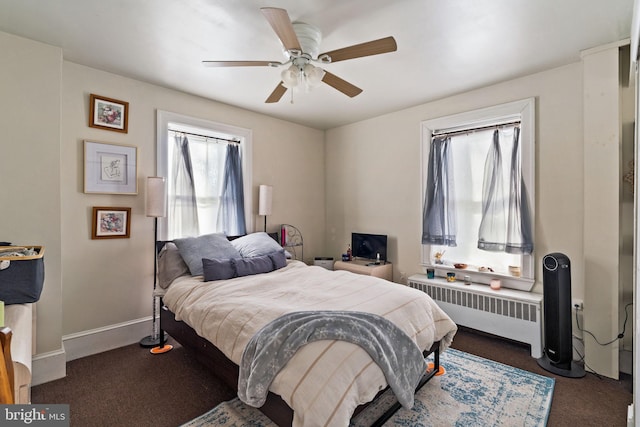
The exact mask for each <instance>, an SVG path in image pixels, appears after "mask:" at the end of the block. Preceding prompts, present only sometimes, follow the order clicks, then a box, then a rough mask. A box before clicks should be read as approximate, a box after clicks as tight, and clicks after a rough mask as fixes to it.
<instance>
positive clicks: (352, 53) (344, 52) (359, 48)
mask: <svg viewBox="0 0 640 427" xmlns="http://www.w3.org/2000/svg"><path fill="white" fill-rule="evenodd" d="M397 49H398V45H397V44H396V40H395V39H394V38H393V37H385V38H383V39H378V40H372V41H370V42H365V43H360V44H356V45H353V46H349V47H344V48H342V49H336V50H332V51H331V52H326V53H322V54H320V55H318V57H320V56H322V55H328V56H329V57H330V58H331V62H338V61H344V60H345V59H353V58H362V57H363V56H371V55H379V54H381V53H389V52H395V51H396V50H397Z"/></svg>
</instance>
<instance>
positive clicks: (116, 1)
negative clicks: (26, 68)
mask: <svg viewBox="0 0 640 427" xmlns="http://www.w3.org/2000/svg"><path fill="white" fill-rule="evenodd" d="M261 7H279V8H284V9H286V10H287V11H288V12H289V16H290V18H291V20H292V21H303V22H307V23H309V24H313V25H315V26H317V27H319V28H320V29H321V30H322V33H323V41H322V43H321V45H320V51H321V52H326V51H330V50H333V49H338V48H342V47H347V46H351V45H354V44H358V43H362V42H366V41H369V40H375V39H379V38H382V37H386V36H394V37H395V39H396V41H397V44H398V50H397V51H396V52H392V53H386V54H382V55H376V56H370V57H365V58H358V59H351V60H348V61H342V62H338V63H335V64H328V65H325V66H323V67H324V68H326V69H327V70H328V71H330V72H331V73H333V74H336V75H337V76H339V77H341V78H343V79H345V80H347V81H349V82H350V83H352V84H354V85H356V86H358V87H360V88H362V89H363V93H361V94H360V95H358V96H356V97H355V98H349V97H347V96H346V95H344V94H342V93H341V92H338V91H337V90H335V89H333V88H332V87H330V86H328V85H325V84H323V85H321V86H320V87H318V88H316V89H314V90H313V91H312V92H310V93H295V96H294V101H295V103H294V104H291V103H290V100H291V98H290V93H291V91H288V92H287V93H286V94H285V95H284V96H283V97H282V99H281V100H280V102H279V103H277V104H265V102H264V101H265V99H266V98H267V96H269V94H270V93H271V92H272V91H273V89H274V88H275V87H276V85H277V84H278V82H279V81H280V71H281V69H278V68H270V67H240V68H207V67H204V66H203V65H202V64H201V61H202V60H205V59H208V60H267V61H274V60H275V61H284V59H285V58H284V56H283V53H282V49H281V47H280V42H279V40H278V38H277V36H276V35H275V33H274V32H273V30H272V28H271V27H270V25H269V24H268V22H267V21H266V20H265V18H264V17H263V15H262V14H261V12H260V8H261ZM632 10H633V0H400V1H391V0H348V1H347V0H272V1H257V0H252V1H246V0H245V1H242V0H183V1H176V0H109V1H104V0H47V1H43V0H0V31H5V32H8V33H12V34H15V35H19V36H22V37H26V38H29V39H33V40H37V41H41V42H44V43H47V44H51V45H55V46H59V47H61V48H62V49H63V52H64V58H65V60H68V61H72V62H75V63H78V64H83V65H87V66H90V67H93V68H97V69H101V70H105V71H109V72H112V73H116V74H120V75H123V76H127V77H131V78H134V79H138V80H143V81H147V82H150V83H154V84H158V85H162V86H166V87H169V88H174V89H178V90H181V91H184V92H188V93H192V94H196V95H199V96H202V97H206V98H211V99H214V100H216V101H220V102H223V103H226V104H230V105H235V106H238V107H242V108H245V109H248V110H252V111H256V112H260V113H264V114H268V115H270V116H274V117H279V118H282V119H285V120H289V121H292V122H297V123H301V124H304V125H308V126H311V127H315V128H318V129H327V128H332V127H335V126H339V125H343V124H347V123H352V122H355V121H359V120H363V119H366V118H369V117H374V116H378V115H381V114H384V113H388V112H391V111H396V110H399V109H402V108H406V107H411V106H414V105H419V104H422V103H425V102H428V101H431V100H434V99H438V98H442V97H445V96H450V95H453V94H456V93H460V92H464V91H468V90H470V89H474V88H477V87H482V86H486V85H489V84H493V83H496V82H499V81H502V80H507V79H511V78H514V77H518V76H522V75H526V74H530V73H533V72H537V71H541V70H545V69H549V68H553V67H557V66H561V65H564V64H568V63H571V62H576V61H579V60H580V51H581V50H584V49H588V48H591V47H595V46H599V45H602V44H606V43H610V42H615V41H619V40H622V39H625V38H628V37H629V33H630V26H631V16H632ZM0 63H1V62H0ZM104 95H105V96H112V97H115V98H120V99H125V98H126V96H124V95H123V94H104Z"/></svg>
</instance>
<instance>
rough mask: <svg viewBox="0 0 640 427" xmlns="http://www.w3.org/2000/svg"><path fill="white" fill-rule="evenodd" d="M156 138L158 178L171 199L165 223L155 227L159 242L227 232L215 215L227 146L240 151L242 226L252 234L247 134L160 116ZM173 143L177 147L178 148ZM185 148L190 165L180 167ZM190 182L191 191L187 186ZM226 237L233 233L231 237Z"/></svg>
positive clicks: (169, 115) (167, 114)
mask: <svg viewBox="0 0 640 427" xmlns="http://www.w3.org/2000/svg"><path fill="white" fill-rule="evenodd" d="M157 135H158V145H157V174H158V175H159V176H164V177H166V178H167V183H168V185H167V193H168V199H169V209H168V212H167V218H161V219H160V221H159V223H158V231H159V238H161V239H175V238H179V237H186V236H194V235H202V234H207V233H213V232H225V231H227V230H224V229H223V226H222V222H221V221H220V220H219V218H220V214H219V211H220V209H221V206H222V203H221V201H222V195H223V182H224V179H225V178H224V177H225V162H226V159H227V146H228V145H229V144H234V145H235V146H236V147H239V156H240V159H241V162H242V175H243V190H244V197H243V200H242V202H243V203H244V222H245V224H246V226H247V228H248V229H249V228H251V229H252V227H251V225H250V221H249V219H250V217H251V216H250V213H251V212H252V206H251V176H250V171H251V168H250V167H249V166H250V164H251V132H250V131H248V130H246V129H241V128H236V127H233V126H228V125H223V124H219V123H215V122H210V121H208V120H203V119H196V118H192V117H187V116H182V115H179V114H175V113H170V112H166V111H158V122H157ZM176 137H177V138H178V141H179V142H176ZM184 138H186V140H185V139H184ZM184 145H187V146H188V152H189V159H190V162H189V161H187V162H185V161H184V159H185V158H184V157H183V154H182V152H181V146H184ZM187 163H188V164H189V167H187V166H186V164H187ZM187 170H191V171H192V175H191V174H190V173H185V172H186V171H187ZM191 177H192V179H193V185H192V184H191V183H190V181H191ZM189 206H194V208H189ZM194 218H197V219H194ZM194 224H195V225H194ZM247 231H251V230H247ZM229 234H236V233H234V232H233V231H231V232H229Z"/></svg>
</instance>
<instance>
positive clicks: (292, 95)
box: [290, 88, 293, 104]
mask: <svg viewBox="0 0 640 427" xmlns="http://www.w3.org/2000/svg"><path fill="white" fill-rule="evenodd" d="M290 102H291V103H292V104H293V88H291V101H290Z"/></svg>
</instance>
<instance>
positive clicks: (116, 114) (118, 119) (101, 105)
mask: <svg viewBox="0 0 640 427" xmlns="http://www.w3.org/2000/svg"><path fill="white" fill-rule="evenodd" d="M89 104H90V105H91V112H90V115H89V126H90V127H92V128H100V129H106V130H112V131H115V132H122V133H127V131H128V126H129V103H128V102H125V101H119V100H117V99H112V98H107V97H106V96H100V95H94V94H93V93H92V94H91V95H90V96H89Z"/></svg>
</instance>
